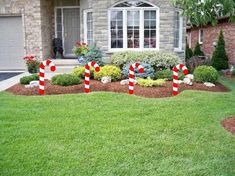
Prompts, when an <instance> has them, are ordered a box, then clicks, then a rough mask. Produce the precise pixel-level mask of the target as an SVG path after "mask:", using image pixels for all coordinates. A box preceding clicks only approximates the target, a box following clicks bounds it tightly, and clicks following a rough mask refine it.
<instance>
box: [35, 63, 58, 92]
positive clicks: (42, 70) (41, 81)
mask: <svg viewBox="0 0 235 176" xmlns="http://www.w3.org/2000/svg"><path fill="white" fill-rule="evenodd" d="M46 66H49V67H50V70H51V71H52V72H54V71H55V70H56V67H55V65H54V64H53V63H52V62H51V60H49V59H48V60H45V61H43V62H41V63H40V73H39V77H40V79H39V94H41V95H43V94H44V93H45V91H44V88H45V67H46Z"/></svg>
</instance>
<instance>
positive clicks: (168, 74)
mask: <svg viewBox="0 0 235 176" xmlns="http://www.w3.org/2000/svg"><path fill="white" fill-rule="evenodd" d="M184 76H185V75H184V73H182V72H179V79H180V80H182V79H184ZM155 78H156V79H164V80H167V81H172V80H173V70H170V69H165V70H159V71H157V72H156V74H155Z"/></svg>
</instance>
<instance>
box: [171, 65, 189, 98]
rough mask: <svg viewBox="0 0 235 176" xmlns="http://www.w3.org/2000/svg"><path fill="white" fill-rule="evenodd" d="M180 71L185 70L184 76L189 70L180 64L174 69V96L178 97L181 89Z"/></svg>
mask: <svg viewBox="0 0 235 176" xmlns="http://www.w3.org/2000/svg"><path fill="white" fill-rule="evenodd" d="M179 70H183V72H184V74H185V75H187V74H188V69H187V67H186V66H184V64H179V65H177V66H175V67H174V69H173V95H174V96H176V95H178V94H179V93H178V88H179Z"/></svg>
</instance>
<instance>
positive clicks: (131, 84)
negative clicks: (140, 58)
mask: <svg viewBox="0 0 235 176" xmlns="http://www.w3.org/2000/svg"><path fill="white" fill-rule="evenodd" d="M135 68H138V69H139V72H140V73H144V67H142V66H141V65H140V63H135V64H132V65H131V66H130V69H129V94H134V81H135Z"/></svg>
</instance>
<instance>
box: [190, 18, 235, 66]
mask: <svg viewBox="0 0 235 176" xmlns="http://www.w3.org/2000/svg"><path fill="white" fill-rule="evenodd" d="M221 30H223V32H224V40H225V47H226V52H227V54H228V57H229V64H230V65H231V66H233V65H235V23H232V22H230V21H229V17H220V18H219V19H218V25H216V26H212V25H211V24H207V25H205V26H202V27H196V26H193V27H190V28H187V42H188V44H189V47H190V48H194V47H195V45H196V43H197V41H198V42H199V44H201V48H202V50H203V51H204V53H205V54H206V55H207V56H210V57H212V55H213V51H214V50H215V47H216V43H217V41H218V37H219V33H220V31H221Z"/></svg>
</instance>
